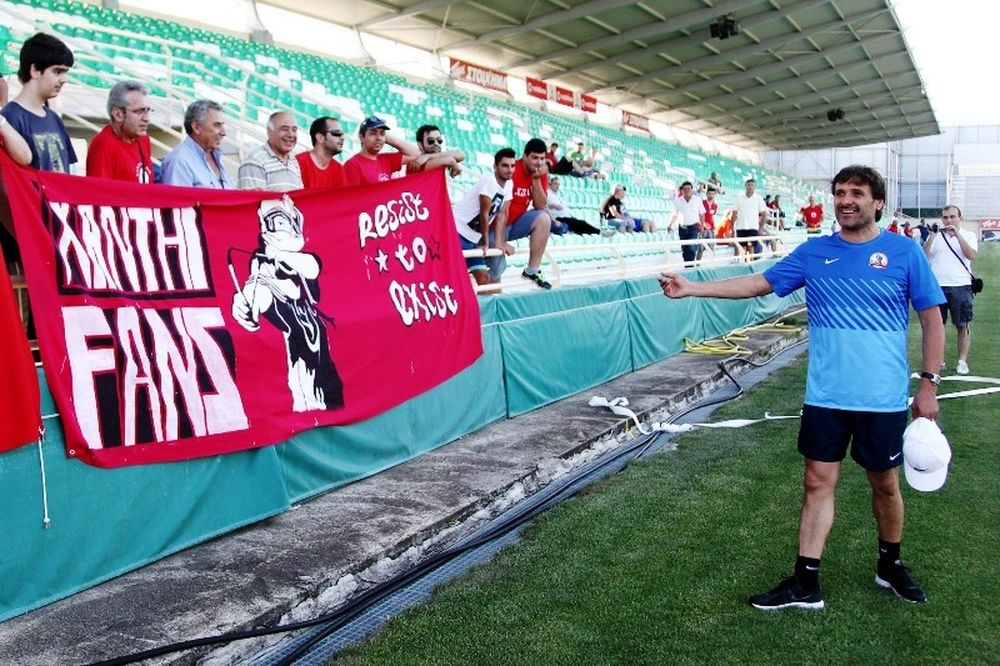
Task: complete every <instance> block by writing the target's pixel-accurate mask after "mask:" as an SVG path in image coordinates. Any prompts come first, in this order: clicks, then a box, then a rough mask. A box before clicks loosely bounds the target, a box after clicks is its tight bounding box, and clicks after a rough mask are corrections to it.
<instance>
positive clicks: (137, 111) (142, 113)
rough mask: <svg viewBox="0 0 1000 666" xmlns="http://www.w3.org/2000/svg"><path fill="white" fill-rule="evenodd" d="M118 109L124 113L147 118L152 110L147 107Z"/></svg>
mask: <svg viewBox="0 0 1000 666" xmlns="http://www.w3.org/2000/svg"><path fill="white" fill-rule="evenodd" d="M118 108H119V109H121V110H122V111H124V112H125V113H134V114H135V115H137V116H148V115H150V114H151V113H153V109H152V108H150V107H148V106H141V107H139V108H138V109H130V108H128V107H125V106H119V107H118Z"/></svg>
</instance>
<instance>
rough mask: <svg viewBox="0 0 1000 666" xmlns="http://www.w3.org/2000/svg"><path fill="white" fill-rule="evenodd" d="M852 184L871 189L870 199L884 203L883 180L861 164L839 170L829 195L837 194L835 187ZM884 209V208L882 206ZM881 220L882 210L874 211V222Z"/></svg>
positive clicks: (873, 170)
mask: <svg viewBox="0 0 1000 666" xmlns="http://www.w3.org/2000/svg"><path fill="white" fill-rule="evenodd" d="M843 183H852V184H854V185H867V186H868V187H870V188H871V191H872V199H875V200H876V201H881V202H882V203H883V204H884V203H885V178H883V177H882V174H880V173H879V172H878V171H876V170H875V169H873V168H871V167H870V166H864V165H862V164H852V165H851V166H846V167H844V168H843V169H841V170H840V171H839V172H838V173H837V175H836V176H834V177H833V180H832V181H831V182H830V194H834V195H836V194H837V185H842V184H843ZM883 207H884V206H883ZM881 219H882V209H878V210H876V211H875V221H876V222H878V221H879V220H881Z"/></svg>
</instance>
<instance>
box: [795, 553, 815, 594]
mask: <svg viewBox="0 0 1000 666" xmlns="http://www.w3.org/2000/svg"><path fill="white" fill-rule="evenodd" d="M795 580H797V581H798V582H799V585H801V586H802V587H804V588H805V589H807V590H815V589H816V588H817V587H819V560H818V559H816V558H814V557H804V556H802V555H799V556H798V557H797V558H795Z"/></svg>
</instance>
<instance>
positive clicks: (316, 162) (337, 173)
mask: <svg viewBox="0 0 1000 666" xmlns="http://www.w3.org/2000/svg"><path fill="white" fill-rule="evenodd" d="M309 136H310V137H311V138H312V145H313V147H312V150H308V151H306V152H304V153H299V154H298V155H296V156H295V159H296V160H298V163H299V171H301V172H302V186H303V187H306V188H310V189H311V188H317V187H320V188H328V187H342V186H343V185H345V182H344V165H343V164H341V163H340V162H338V161H337V160H335V159H333V158H334V157H335V156H337V155H339V154H340V153H341V152H342V151H343V150H344V130H343V129H341V127H340V121H339V120H337V119H335V118H331V117H330V116H322V117H320V118H317V119H316V120H314V121H313V122H312V125H310V126H309Z"/></svg>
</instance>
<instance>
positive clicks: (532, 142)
mask: <svg viewBox="0 0 1000 666" xmlns="http://www.w3.org/2000/svg"><path fill="white" fill-rule="evenodd" d="M546 152H548V150H547V149H546V148H545V142H544V141H542V140H541V139H529V140H528V143H526V144H524V154H525V155H536V154H538V153H542V154H543V155H544V154H545V153H546Z"/></svg>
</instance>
